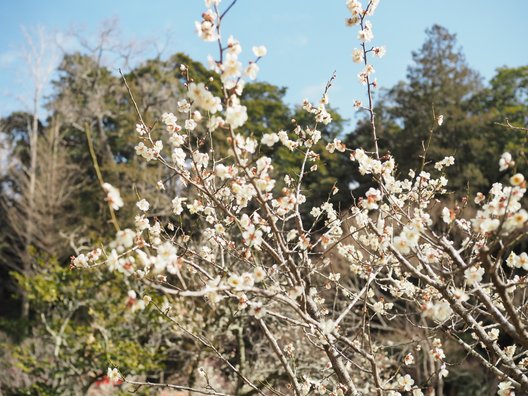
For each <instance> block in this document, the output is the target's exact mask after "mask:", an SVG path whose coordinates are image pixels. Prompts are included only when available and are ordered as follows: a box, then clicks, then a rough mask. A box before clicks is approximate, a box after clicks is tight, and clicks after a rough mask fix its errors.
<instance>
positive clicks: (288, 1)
mask: <svg viewBox="0 0 528 396" xmlns="http://www.w3.org/2000/svg"><path fill="white" fill-rule="evenodd" d="M229 3H230V1H228V0H223V2H222V4H221V5H223V6H224V7H225V6H226V5H227V4H229ZM344 3H345V2H344V0H336V1H334V0H303V1H301V0H260V1H258V0H239V1H238V3H237V4H236V5H235V7H234V8H233V9H232V12H230V14H229V16H227V17H226V20H225V26H224V34H225V35H227V34H233V35H234V36H235V37H236V38H238V39H239V40H240V41H241V44H242V48H243V50H245V54H246V56H247V57H244V56H243V54H244V53H243V54H242V59H244V60H249V59H250V58H251V53H250V48H251V47H252V46H253V45H261V44H264V45H266V46H267V47H268V56H267V57H266V58H264V59H263V60H262V63H261V64H260V66H261V72H260V74H259V79H260V80H265V81H269V82H271V83H273V84H276V85H280V86H286V87H288V89H289V90H288V95H287V101H288V102H289V103H292V104H295V103H300V102H301V101H302V99H303V98H304V97H308V98H310V99H317V98H318V97H319V96H320V93H321V92H322V89H323V87H324V84H325V82H326V81H327V79H328V78H329V77H330V76H331V74H332V72H333V71H334V70H336V72H337V80H336V83H335V84H334V88H333V90H332V91H331V93H330V101H331V103H332V104H333V105H334V106H337V107H338V108H339V110H340V112H341V113H342V114H343V116H345V117H346V118H353V117H354V113H355V112H354V110H353V108H352V103H353V100H354V99H355V98H358V97H359V98H361V97H362V95H363V90H364V88H363V87H362V86H361V85H359V84H358V83H357V77H356V75H357V73H358V71H359V66H358V65H355V64H353V63H352V60H351V53H352V49H353V48H354V47H355V46H357V40H356V34H357V29H356V28H347V27H345V26H344V19H345V17H347V15H348V12H347V9H346V7H345V5H344ZM203 10H204V5H203V1H202V0H170V1H169V0H155V1H153V0H150V1H146V0H127V1H125V0H91V1H81V0H78V1H71V0H48V1H42V0H17V1H13V0H0V115H5V114H7V113H8V112H10V111H12V110H14V109H17V108H21V106H22V105H21V102H20V101H18V99H17V97H18V96H24V95H25V94H26V93H27V92H28V88H29V86H28V83H27V72H26V71H25V68H24V65H23V62H22V61H21V60H20V50H19V49H20V48H21V46H22V45H23V43H24V38H23V35H22V33H21V30H20V26H22V25H23V26H26V27H32V26H36V25H43V26H45V27H46V28H47V29H48V30H49V31H55V32H62V33H61V35H62V37H63V42H64V43H66V46H67V47H68V46H71V48H74V46H73V44H71V42H72V40H70V39H68V37H67V33H66V32H67V31H69V30H71V29H72V28H74V29H77V30H79V31H81V35H84V36H85V37H91V36H93V35H94V32H96V31H97V29H98V27H99V26H100V25H101V23H102V22H103V21H104V20H108V19H110V18H117V19H118V21H119V26H120V30H121V38H122V41H130V40H134V41H136V42H138V43H142V46H143V47H144V48H145V50H147V51H149V50H150V53H152V50H153V49H154V48H160V47H162V46H163V43H165V41H166V40H167V37H169V40H168V45H167V47H166V49H165V54H167V55H169V54H171V53H173V52H176V51H183V52H185V53H188V54H189V55H191V56H192V57H193V58H195V59H197V60H200V61H204V62H205V60H206V57H207V55H208V54H212V55H216V52H215V50H216V47H215V46H214V45H211V44H210V43H204V42H202V41H201V40H199V39H198V38H197V36H196V34H195V32H194V21H195V20H199V19H200V15H201V12H202V11H203ZM526 15H528V1H526V0H508V1H504V2H497V1H495V0H493V1H492V0H428V1H426V0H381V2H380V6H379V8H378V10H377V12H376V15H375V16H374V17H373V18H372V22H373V25H374V36H375V37H374V41H373V44H374V45H385V46H386V48H387V54H386V56H385V57H384V58H383V59H381V60H378V59H376V60H375V62H374V66H375V68H376V76H377V78H378V81H379V83H380V85H381V86H382V87H390V86H392V85H393V84H395V83H396V82H397V81H399V80H402V79H404V78H405V73H406V67H407V66H408V65H409V64H410V63H411V51H413V50H416V49H418V48H419V47H420V46H421V44H422V42H423V41H424V38H425V34H424V30H425V29H426V28H427V27H429V26H431V25H432V24H434V23H439V24H441V25H443V26H445V27H447V28H448V29H449V30H450V31H451V32H454V33H456V34H457V37H458V42H459V44H460V45H461V46H462V47H463V50H464V52H465V54H466V58H467V61H468V63H469V64H470V66H471V67H473V68H474V69H477V70H478V71H479V72H480V73H481V74H482V75H483V77H484V79H485V80H488V79H489V78H490V77H492V76H493V74H494V70H495V69H496V68H497V67H499V66H503V65H507V66H511V67H514V66H521V65H526V64H528V45H527V44H526V38H527V37H528V23H526V20H525V18H526ZM107 63H108V66H109V67H111V68H113V69H114V70H117V68H118V67H121V66H122V65H121V64H120V62H119V61H117V60H115V59H110V58H109V60H108V62H107ZM164 110H165V109H164Z"/></svg>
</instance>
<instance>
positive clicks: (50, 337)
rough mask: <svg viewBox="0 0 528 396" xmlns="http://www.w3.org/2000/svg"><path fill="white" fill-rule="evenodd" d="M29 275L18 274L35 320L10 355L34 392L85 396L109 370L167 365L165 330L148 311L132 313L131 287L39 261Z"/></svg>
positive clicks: (108, 276) (120, 279)
mask: <svg viewBox="0 0 528 396" xmlns="http://www.w3.org/2000/svg"><path fill="white" fill-rule="evenodd" d="M37 263H38V268H36V269H35V272H34V273H33V274H32V275H30V276H23V275H20V274H18V273H17V274H13V276H14V277H15V279H16V280H17V281H18V282H19V283H20V285H21V287H22V288H23V289H24V290H25V291H26V293H27V294H26V295H27V296H28V298H29V300H30V302H31V306H32V310H33V313H34V316H33V317H32V318H31V321H30V323H28V326H29V328H30V329H31V330H30V331H29V334H28V336H27V337H26V338H25V339H24V340H23V341H22V342H20V343H19V344H18V345H16V346H12V347H11V348H12V353H13V356H14V358H15V359H16V362H17V367H18V368H19V369H20V370H21V371H22V372H23V373H25V374H27V375H29V376H30V378H32V379H33V383H32V385H31V391H32V392H33V393H35V392H36V393H37V394H42V392H45V391H46V392H50V393H49V394H58V393H59V394H64V392H66V393H68V392H71V389H72V387H73V389H77V392H79V393H81V392H82V393H84V392H85V391H86V390H87V389H88V388H89V387H90V386H91V385H92V384H93V383H94V382H96V381H97V380H101V378H102V377H103V376H104V375H105V372H106V368H107V367H108V366H119V367H120V368H121V369H122V370H124V371H126V372H128V373H131V374H134V373H135V374H142V375H148V374H149V373H152V372H155V371H156V370H159V369H160V368H161V367H163V362H164V360H165V359H166V355H165V347H164V345H163V336H162V326H163V325H162V324H159V321H158V320H157V317H158V315H157V314H156V313H155V312H154V311H153V310H150V309H149V308H146V309H145V310H143V311H139V310H138V311H135V312H134V311H133V310H132V309H131V306H130V301H129V297H128V295H127V292H128V290H129V289H132V288H133V287H134V286H133V284H134V282H133V281H132V280H131V279H127V278H126V277H125V276H124V275H122V274H116V273H109V272H106V271H102V270H100V269H99V270H92V271H79V270H70V269H69V268H67V267H63V266H61V265H60V264H59V263H57V262H56V260H54V259H52V258H43V257H42V258H39V259H38V260H37Z"/></svg>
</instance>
